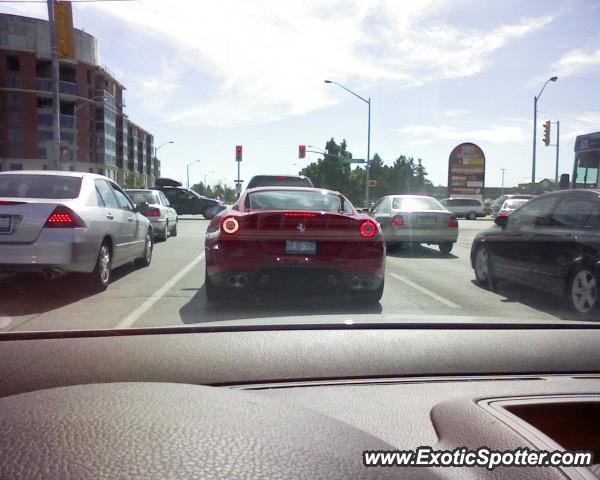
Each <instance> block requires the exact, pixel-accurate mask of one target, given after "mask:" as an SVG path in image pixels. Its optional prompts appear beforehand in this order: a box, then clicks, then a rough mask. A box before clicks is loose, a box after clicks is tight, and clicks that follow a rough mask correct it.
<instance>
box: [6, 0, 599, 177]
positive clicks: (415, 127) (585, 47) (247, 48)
mask: <svg viewBox="0 0 600 480" xmlns="http://www.w3.org/2000/svg"><path fill="white" fill-rule="evenodd" d="M0 12H3V13H14V14H19V15H27V16H32V17H38V18H47V11H46V7H45V4H44V3H0ZM73 16H74V24H75V27H76V28H80V29H83V30H85V31H86V32H88V33H90V34H92V35H94V36H95V37H96V38H97V39H98V42H99V46H100V56H101V63H103V64H105V65H107V66H108V67H109V68H110V70H111V72H112V73H113V74H114V75H115V76H116V77H117V79H118V80H119V81H120V82H121V83H122V84H124V85H125V86H126V87H127V91H126V93H125V102H126V105H127V107H126V113H127V114H128V115H129V117H130V118H131V119H132V120H133V121H134V122H136V123H137V124H139V125H141V126H142V127H143V128H145V129H147V130H148V131H150V132H151V133H153V134H154V136H155V142H156V144H157V145H160V144H162V143H164V142H168V141H173V142H174V143H173V144H168V145H165V146H164V147H162V148H161V149H160V150H159V152H158V156H159V158H160V160H161V165H162V175H163V176H168V177H172V178H177V179H179V180H181V181H183V182H185V177H186V166H187V165H188V164H189V163H191V162H195V163H193V164H192V165H191V166H190V167H189V171H190V178H191V183H192V184H193V183H197V182H199V181H203V180H204V178H205V177H204V176H205V175H206V176H207V177H206V178H207V180H208V182H209V183H214V182H216V181H218V180H221V181H223V182H226V183H228V184H233V180H234V179H235V177H236V175H237V173H236V172H237V165H236V162H235V146H236V145H243V150H244V151H243V161H242V164H241V177H242V179H244V180H245V181H246V182H247V181H248V180H249V179H250V177H251V176H252V175H255V174H261V173H276V174H286V173H287V174H290V173H297V172H298V170H299V168H301V167H302V166H304V165H307V164H308V163H310V162H311V161H316V159H317V158H318V155H317V154H312V153H309V154H308V155H307V158H306V159H298V145H301V144H302V145H314V146H316V147H318V148H322V147H323V146H324V145H325V142H326V141H327V140H328V139H330V138H332V137H334V138H335V139H336V140H338V141H341V140H342V139H346V141H347V143H348V146H349V150H350V151H352V153H353V155H354V157H355V158H365V157H366V150H367V105H366V103H364V102H362V101H360V100H359V99H357V98H356V97H354V96H352V95H350V94H349V93H347V92H346V91H344V90H342V89H341V88H339V87H337V86H336V85H333V84H325V83H324V82H323V80H325V79H331V80H334V81H336V82H339V83H340V84H343V85H344V86H346V87H347V88H349V89H351V90H353V91H355V92H356V93H357V94H359V95H360V96H362V97H364V98H371V102H372V107H371V108H372V112H371V131H372V133H371V154H372V155H373V154H374V153H378V154H379V155H380V156H381V157H382V158H383V160H384V161H385V162H386V163H389V164H391V163H392V162H393V161H394V159H396V158H397V157H398V156H399V155H402V154H404V155H408V156H413V157H415V158H421V159H422V160H423V164H424V165H425V167H426V169H427V171H428V172H429V178H430V180H431V181H432V182H433V183H434V184H435V185H440V184H443V185H445V184H446V182H447V169H448V156H449V154H450V152H451V151H452V149H453V148H454V147H455V146H456V145H458V144H460V143H462V142H473V143H476V144H477V145H479V146H480V147H481V148H482V149H483V151H484V153H485V156H486V179H485V182H486V185H487V186H500V183H501V169H506V171H505V180H504V182H505V183H504V184H505V186H513V185H516V184H517V183H522V182H526V181H529V180H530V179H531V159H532V135H533V98H534V96H535V95H537V94H538V93H539V91H540V89H541V88H542V86H543V85H544V82H545V81H546V80H547V79H548V78H549V77H551V76H554V75H556V76H558V77H559V78H558V81H557V82H556V83H550V84H548V86H547V87H546V89H545V90H544V92H543V95H542V97H541V99H540V101H539V104H538V111H539V113H538V144H537V150H538V153H537V169H536V171H537V174H536V179H537V180H540V179H542V178H553V177H554V165H555V158H556V149H555V148H554V147H545V146H544V144H543V143H542V140H541V137H542V123H543V122H544V121H546V120H551V121H553V122H555V121H560V133H561V135H560V152H559V153H560V173H568V172H570V170H571V168H572V162H573V145H574V140H575V137H576V136H577V135H579V134H583V133H590V132H595V131H600V28H598V27H599V25H600V0H562V1H553V0H540V1H538V0H527V1H524V0H516V1H513V0H493V1H480V0H472V1H471V0H419V1H409V0H360V1H342V0H329V1H317V0H300V1H294V0H272V1H271V0H253V1H251V2H250V1H247V0H246V1H244V0H220V1H218V2H217V1H214V0H213V1H204V0H168V1H165V0H137V1H136V0H134V1H112V2H111V1H107V2H90V3H84V2H79V3H74V5H73ZM555 134H556V130H555V126H554V125H553V129H552V143H555ZM196 161H197V162H196Z"/></svg>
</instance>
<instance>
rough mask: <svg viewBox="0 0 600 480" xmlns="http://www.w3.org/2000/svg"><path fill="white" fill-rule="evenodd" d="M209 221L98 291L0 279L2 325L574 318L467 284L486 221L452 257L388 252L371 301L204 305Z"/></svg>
mask: <svg viewBox="0 0 600 480" xmlns="http://www.w3.org/2000/svg"><path fill="white" fill-rule="evenodd" d="M207 225H208V222H207V221H206V220H204V219H201V218H199V217H198V218H196V217H186V218H184V219H182V220H180V224H179V235H178V236H177V237H175V238H170V239H169V240H168V241H167V242H162V243H157V244H156V245H155V250H154V257H153V260H152V264H151V266H150V267H148V268H145V269H136V268H135V267H133V266H130V267H124V268H121V269H118V270H116V271H115V272H114V277H113V282H112V283H111V285H110V286H109V288H108V289H107V290H106V291H105V292H102V293H99V294H93V295H92V294H90V293H88V292H86V291H85V290H84V289H82V288H81V287H80V285H78V283H77V281H76V280H75V279H74V278H70V277H65V278H61V279H58V280H54V281H45V280H43V279H42V278H41V277H38V276H34V275H23V276H15V277H6V278H2V279H0V331H25V330H26V331H34V330H66V329H103V328H127V327H154V326H165V325H179V326H181V325H191V324H197V323H207V322H219V321H231V320H239V321H244V322H248V321H249V319H252V322H253V323H262V322H272V318H273V317H281V318H279V319H278V321H286V319H289V321H294V322H297V321H307V322H310V321H317V320H318V321H321V320H322V319H323V318H325V319H331V320H332V321H339V320H344V319H345V318H354V319H356V318H357V317H356V316H354V315H353V314H357V315H359V316H360V317H359V318H360V320H363V321H372V322H381V321H400V322H403V321H406V322H412V321H417V322H418V321H423V322H426V321H453V320H454V319H459V320H461V321H478V320H479V319H481V318H490V319H495V320H506V321H510V320H514V321H519V320H528V321H537V320H541V321H543V320H548V319H563V320H567V319H572V318H573V315H572V314H571V313H570V312H569V311H568V310H567V309H566V308H565V307H564V305H563V303H562V302H561V300H560V299H558V298H554V297H552V296H549V295H546V294H543V293H538V292H536V291H534V290H529V289H526V288H522V287H518V286H513V285H510V284H508V283H501V284H500V287H499V290H498V292H496V293H492V292H489V291H487V290H485V289H483V288H481V287H479V286H478V285H476V284H475V282H474V274H473V270H472V269H471V266H470V262H469V252H470V248H471V243H472V240H473V237H474V236H475V234H476V233H477V232H478V231H480V230H483V229H485V228H488V227H489V226H490V225H492V223H491V222H490V221H489V220H474V221H468V220H461V221H460V225H459V229H460V230H459V231H460V234H459V239H458V242H457V243H456V244H455V247H454V250H453V251H452V254H450V255H445V256H444V255H441V254H440V253H439V251H438V249H437V247H431V248H428V247H424V246H421V247H416V248H414V249H408V248H406V249H403V250H401V251H398V252H394V253H390V254H388V257H387V266H386V280H385V292H384V295H383V298H382V300H381V303H380V305H377V306H375V307H373V306H371V307H360V306H355V305H354V306H352V305H348V304H347V302H344V301H339V300H336V299H333V298H325V299H320V300H318V301H315V300H306V299H304V300H297V301H286V302H284V303H281V302H279V303H264V302H262V303H256V302H243V303H241V304H239V303H238V304H227V305H223V306H213V305H209V304H207V301H206V298H205V293H204V285H203V283H204V255H203V253H204V244H203V239H204V232H205V230H206V227H207ZM317 316H318V317H317ZM298 318H300V319H301V320H298Z"/></svg>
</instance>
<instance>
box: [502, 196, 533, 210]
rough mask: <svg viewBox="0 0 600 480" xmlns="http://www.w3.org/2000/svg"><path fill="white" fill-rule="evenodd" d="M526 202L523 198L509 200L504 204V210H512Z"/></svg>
mask: <svg viewBox="0 0 600 480" xmlns="http://www.w3.org/2000/svg"><path fill="white" fill-rule="evenodd" d="M528 201H529V200H528V199H524V198H509V199H508V200H507V201H506V202H504V208H511V209H513V210H514V209H516V208H519V207H520V206H521V205H523V204H524V203H527V202H528Z"/></svg>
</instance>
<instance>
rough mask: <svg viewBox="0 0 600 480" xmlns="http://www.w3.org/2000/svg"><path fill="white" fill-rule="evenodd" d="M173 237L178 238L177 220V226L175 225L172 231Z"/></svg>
mask: <svg viewBox="0 0 600 480" xmlns="http://www.w3.org/2000/svg"><path fill="white" fill-rule="evenodd" d="M170 235H171V237H176V236H177V220H175V225H173V228H172V229H171V234H170Z"/></svg>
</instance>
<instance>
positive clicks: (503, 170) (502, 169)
mask: <svg viewBox="0 0 600 480" xmlns="http://www.w3.org/2000/svg"><path fill="white" fill-rule="evenodd" d="M500 170H501V171H502V187H501V189H500V195H504V172H506V170H507V169H506V168H501V169H500Z"/></svg>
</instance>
